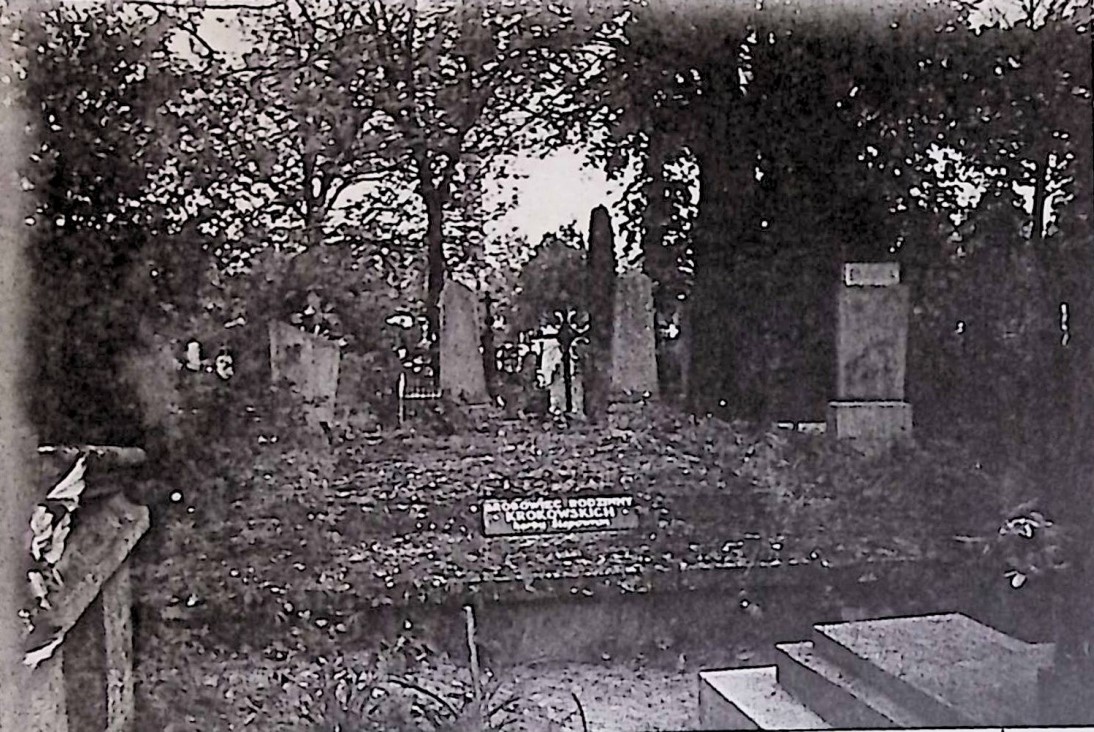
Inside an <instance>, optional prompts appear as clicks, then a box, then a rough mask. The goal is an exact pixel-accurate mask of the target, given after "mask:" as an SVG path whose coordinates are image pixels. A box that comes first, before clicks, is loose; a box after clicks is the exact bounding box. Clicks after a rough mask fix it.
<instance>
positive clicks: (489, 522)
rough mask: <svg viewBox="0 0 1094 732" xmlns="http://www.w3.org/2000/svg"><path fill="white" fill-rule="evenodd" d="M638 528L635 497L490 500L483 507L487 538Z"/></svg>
mask: <svg viewBox="0 0 1094 732" xmlns="http://www.w3.org/2000/svg"><path fill="white" fill-rule="evenodd" d="M637 526H638V514H637V513H636V512H635V506H634V497H633V496H566V497H560V498H518V499H514V500H499V499H489V500H486V501H484V502H483V504H482V528H483V534H484V535H485V536H513V535H518V536H519V535H529V534H568V533H572V532H582V531H619V530H623V529H633V528H636V527H637Z"/></svg>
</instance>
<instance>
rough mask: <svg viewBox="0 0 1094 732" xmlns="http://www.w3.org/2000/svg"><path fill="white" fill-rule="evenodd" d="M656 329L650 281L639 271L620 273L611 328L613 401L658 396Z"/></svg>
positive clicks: (637, 399)
mask: <svg viewBox="0 0 1094 732" xmlns="http://www.w3.org/2000/svg"><path fill="white" fill-rule="evenodd" d="M655 328H656V325H655V322H654V309H653V281H652V280H650V278H649V277H647V276H646V275H645V274H643V273H642V272H627V273H625V274H623V275H621V276H620V277H619V278H618V279H617V280H616V290H615V326H614V328H613V330H612V369H611V399H612V401H613V402H624V403H628V402H637V401H640V400H642V399H646V398H650V397H656V396H657V394H658V379H657V339H656V338H657V337H656V331H655Z"/></svg>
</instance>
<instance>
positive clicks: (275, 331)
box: [270, 321, 341, 427]
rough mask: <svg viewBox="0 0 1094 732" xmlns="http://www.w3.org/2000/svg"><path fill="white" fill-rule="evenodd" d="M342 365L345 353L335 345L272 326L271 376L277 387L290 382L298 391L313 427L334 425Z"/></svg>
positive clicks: (285, 326) (279, 324)
mask: <svg viewBox="0 0 1094 732" xmlns="http://www.w3.org/2000/svg"><path fill="white" fill-rule="evenodd" d="M340 361H341V350H340V349H339V347H338V344H336V343H334V342H333V341H331V340H329V339H327V338H324V337H323V336H318V335H312V334H310V333H305V332H304V331H302V330H300V329H299V328H296V327H294V326H292V325H289V324H288V323H282V322H280V321H271V322H270V375H271V377H272V379H273V382H274V383H275V384H277V383H279V382H281V381H288V382H289V383H291V384H292V385H293V387H294V388H295V389H296V390H297V391H298V393H299V395H300V397H301V398H302V399H303V400H304V404H305V412H304V413H305V418H306V419H307V422H308V424H309V425H311V426H313V427H315V426H318V425H319V424H321V423H326V424H331V423H333V422H334V409H335V402H336V400H337V397H338V368H339V363H340Z"/></svg>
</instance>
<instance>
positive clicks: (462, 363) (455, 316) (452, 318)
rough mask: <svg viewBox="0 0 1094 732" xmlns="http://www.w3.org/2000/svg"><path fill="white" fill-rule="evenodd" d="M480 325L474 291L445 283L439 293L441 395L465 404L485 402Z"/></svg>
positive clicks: (487, 397) (455, 284) (486, 399)
mask: <svg viewBox="0 0 1094 732" xmlns="http://www.w3.org/2000/svg"><path fill="white" fill-rule="evenodd" d="M481 323H482V313H481V308H480V306H479V302H478V297H477V296H476V294H475V292H474V291H473V290H472V289H471V288H469V287H467V286H466V285H463V284H460V283H459V282H453V281H452V280H449V281H448V282H445V284H444V289H443V290H441V340H440V355H441V377H440V383H441V390H442V391H443V392H444V394H445V396H447V397H449V398H451V399H454V400H456V401H459V402H464V403H466V404H486V403H487V402H488V401H489V395H488V393H487V390H486V374H485V371H484V369H483V362H482V351H481V337H482V333H481V330H482V328H481Z"/></svg>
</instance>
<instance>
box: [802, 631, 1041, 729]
mask: <svg viewBox="0 0 1094 732" xmlns="http://www.w3.org/2000/svg"><path fill="white" fill-rule="evenodd" d="M813 647H814V652H815V654H817V655H819V656H821V657H823V658H825V659H827V660H828V661H830V662H832V663H834V664H835V665H837V666H839V667H840V668H842V669H844V671H845V672H846V673H847V674H850V675H852V676H855V677H857V678H858V679H860V680H862V681H863V682H865V683H866V684H869V685H870V686H872V687H874V688H875V689H877V690H878V691H880V692H881V693H883V694H884V695H885V696H886V697H888V698H889V699H891V700H892V701H893V702H895V703H896V704H898V705H900V706H901V707H903V708H904V709H907V710H908V711H910V712H911V713H913V714H915V715H916V716H917V717H919V718H920V719H921V720H922V722H923V724H924V725H930V726H942V727H946V726H969V727H975V726H1029V725H1034V724H1036V717H1037V674H1038V671H1039V670H1040V669H1041V668H1043V667H1045V666H1046V665H1047V664H1049V663H1051V658H1052V646H1051V644H1039V645H1038V644H1030V643H1025V642H1023V641H1020V640H1017V639H1015V638H1011V637H1010V636H1008V635H1006V634H1004V633H1001V632H999V631H997V630H995V629H994V628H989V627H988V626H986V625H983V624H981V623H978V622H976V621H975V620H973V619H972V618H970V617H968V616H965V615H961V614H959V613H949V614H944V615H924V616H917V617H909V618H884V619H880V620H864V621H858V622H851V623H833V624H826V625H817V626H814V628H813Z"/></svg>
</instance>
